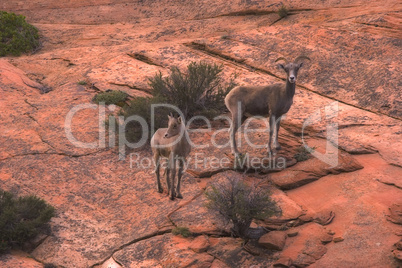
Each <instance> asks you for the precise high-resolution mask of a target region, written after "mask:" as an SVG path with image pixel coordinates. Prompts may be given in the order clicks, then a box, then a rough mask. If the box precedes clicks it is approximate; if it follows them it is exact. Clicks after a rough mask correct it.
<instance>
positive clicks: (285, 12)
mask: <svg viewBox="0 0 402 268" xmlns="http://www.w3.org/2000/svg"><path fill="white" fill-rule="evenodd" d="M276 13H277V14H278V15H279V17H281V18H285V17H287V16H288V15H289V9H287V7H286V6H285V5H282V6H281V7H280V8H279V9H278V11H277V12H276Z"/></svg>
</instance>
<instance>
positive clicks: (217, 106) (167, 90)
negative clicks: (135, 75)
mask: <svg viewBox="0 0 402 268" xmlns="http://www.w3.org/2000/svg"><path fill="white" fill-rule="evenodd" d="M222 70H223V67H222V65H217V64H209V63H206V62H199V63H197V62H192V63H190V64H189V65H188V66H187V71H186V72H185V73H183V72H182V71H181V70H180V69H179V68H177V67H172V68H171V69H170V71H171V74H170V76H168V77H162V73H159V74H157V75H155V76H154V77H152V78H150V79H149V85H150V86H151V88H152V89H153V95H154V96H157V97H159V98H162V99H164V100H165V102H166V103H169V104H173V105H175V106H177V107H178V108H179V109H180V110H181V111H182V113H183V115H184V117H185V118H189V117H192V116H194V115H199V114H203V112H205V111H207V113H209V114H210V113H211V111H215V114H218V113H219V112H221V111H222V110H223V109H224V108H225V103H224V98H225V96H226V94H227V93H228V92H229V91H230V90H231V89H232V88H233V87H234V86H235V83H234V81H233V79H231V81H230V82H229V83H224V82H223V78H222Z"/></svg>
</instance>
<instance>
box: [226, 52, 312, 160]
mask: <svg viewBox="0 0 402 268" xmlns="http://www.w3.org/2000/svg"><path fill="white" fill-rule="evenodd" d="M302 59H308V60H310V59H309V58H308V57H306V56H299V57H297V58H296V59H295V60H294V62H288V61H287V60H286V58H284V57H280V58H278V59H277V60H276V61H275V62H277V61H280V60H282V61H284V62H285V63H286V65H283V64H278V67H279V68H280V69H283V70H284V71H285V72H286V74H287V79H286V84H283V83H276V84H273V85H269V86H238V87H235V88H233V89H232V90H231V91H230V92H229V93H228V95H227V96H226V98H225V104H226V107H227V108H228V109H229V111H230V113H231V114H232V124H231V127H230V146H231V149H232V153H234V154H235V156H236V157H237V155H238V154H239V151H238V150H237V146H236V139H235V134H236V131H237V129H238V128H239V127H240V126H241V125H242V124H243V122H244V121H245V119H246V118H247V117H249V116H255V115H258V116H269V141H268V153H271V152H272V149H271V141H272V135H273V133H274V126H275V125H276V133H275V134H276V135H275V144H274V145H275V151H274V153H276V151H277V150H280V148H281V146H280V145H279V143H278V131H279V127H280V123H281V116H282V115H284V114H285V113H287V112H288V111H289V109H290V106H291V105H292V103H293V96H294V95H295V88H296V78H297V72H298V71H299V68H300V67H302V66H303V62H300V63H298V62H299V61H300V60H302Z"/></svg>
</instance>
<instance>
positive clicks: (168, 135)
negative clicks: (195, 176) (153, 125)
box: [151, 114, 191, 200]
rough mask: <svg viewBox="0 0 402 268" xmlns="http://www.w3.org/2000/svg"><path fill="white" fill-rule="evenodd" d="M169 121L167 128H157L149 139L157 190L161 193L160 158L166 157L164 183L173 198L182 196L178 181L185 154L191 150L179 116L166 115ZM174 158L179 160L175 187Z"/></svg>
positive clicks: (184, 127)
mask: <svg viewBox="0 0 402 268" xmlns="http://www.w3.org/2000/svg"><path fill="white" fill-rule="evenodd" d="M168 118H169V122H168V127H167V128H160V129H158V130H157V131H156V132H155V134H154V135H153V137H152V139H151V147H152V153H153V157H154V160H155V173H156V180H157V183H158V192H160V193H162V192H163V188H162V185H161V181H160V176H159V170H160V158H161V157H166V158H168V165H167V167H166V171H165V172H166V183H167V187H168V195H170V199H171V200H173V199H174V198H175V197H177V198H183V196H182V195H181V193H180V181H181V177H182V175H183V167H184V163H185V161H186V157H187V155H188V154H189V153H190V151H191V145H190V143H189V140H188V138H189V137H188V132H187V130H186V126H185V124H184V121H183V119H182V118H181V117H178V118H175V117H174V116H173V115H172V114H170V115H168ZM176 160H177V161H178V162H179V171H178V175H177V184H176V185H177V186H176V189H175V176H176Z"/></svg>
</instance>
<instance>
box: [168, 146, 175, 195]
mask: <svg viewBox="0 0 402 268" xmlns="http://www.w3.org/2000/svg"><path fill="white" fill-rule="evenodd" d="M170 158H171V159H170V161H169V164H171V166H170V169H171V172H172V174H171V179H170V199H171V200H174V198H175V196H176V194H175V183H174V181H175V177H176V157H175V156H174V155H173V154H171V155H170Z"/></svg>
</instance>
